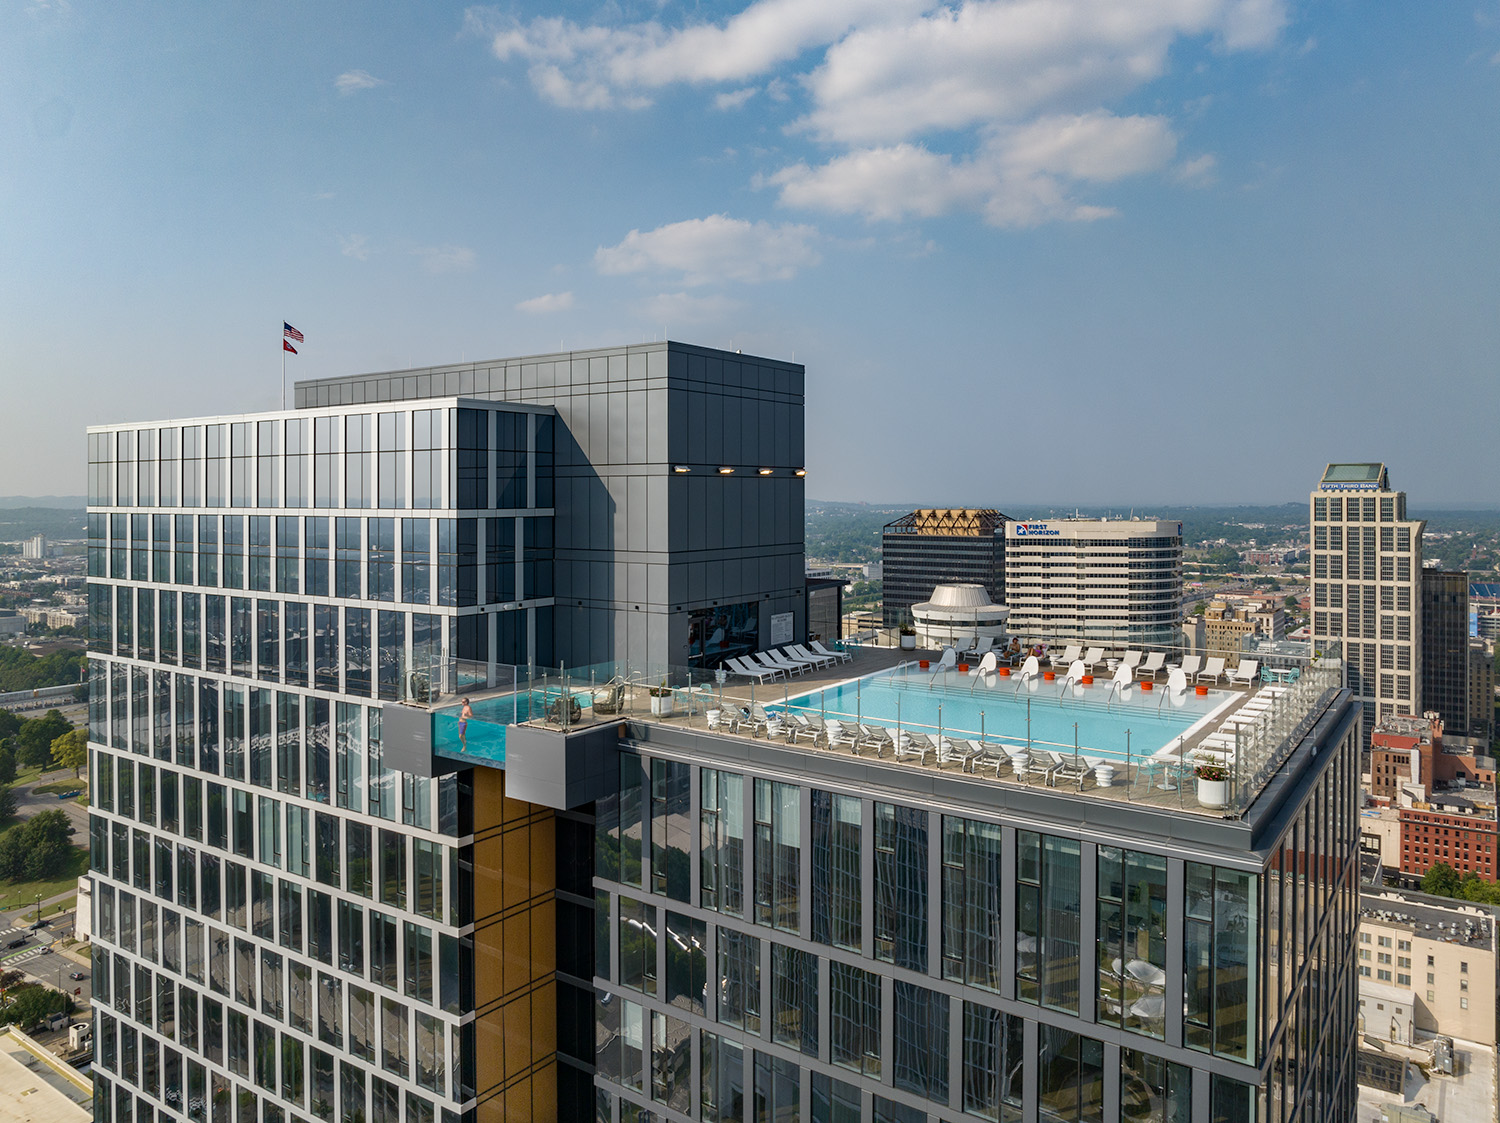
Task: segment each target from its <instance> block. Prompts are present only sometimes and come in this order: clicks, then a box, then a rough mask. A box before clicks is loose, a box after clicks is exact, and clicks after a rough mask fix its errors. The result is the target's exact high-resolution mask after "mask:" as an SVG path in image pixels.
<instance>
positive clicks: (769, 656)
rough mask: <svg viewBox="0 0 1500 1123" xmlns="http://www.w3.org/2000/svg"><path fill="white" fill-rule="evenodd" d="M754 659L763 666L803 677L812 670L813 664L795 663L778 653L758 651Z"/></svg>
mask: <svg viewBox="0 0 1500 1123" xmlns="http://www.w3.org/2000/svg"><path fill="white" fill-rule="evenodd" d="M752 658H755V659H759V660H760V661H761V664H762V665H763V666H767V667H777V668H780V669H781V670H783V671H785V672H786V673H787V674H788V675H802V674H806V673H807V672H808V671H810V670H812V664H811V663H803V662H800V661H799V662H795V663H794V662H792V660H790V659H788V658H787V657H786V656H785V655H782V654H781V653H780V652H778V651H757V652H756V653H755V655H754V656H753V657H752Z"/></svg>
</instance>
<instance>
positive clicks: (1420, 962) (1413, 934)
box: [1359, 889, 1497, 1047]
mask: <svg viewBox="0 0 1500 1123" xmlns="http://www.w3.org/2000/svg"><path fill="white" fill-rule="evenodd" d="M1495 937H1496V913H1495V910H1494V909H1492V908H1489V907H1487V906H1485V905H1476V904H1470V903H1468V902H1467V901H1455V900H1449V899H1447V898H1445V897H1433V896H1429V895H1428V894H1426V893H1403V892H1400V891H1398V890H1394V889H1383V890H1380V891H1378V892H1368V893H1364V894H1361V896H1360V899H1359V982H1360V995H1361V1000H1360V1022H1361V1025H1360V1029H1361V1031H1362V1032H1363V1033H1365V1034H1368V1035H1369V1036H1371V1037H1378V1038H1380V1039H1381V1040H1386V1041H1388V1040H1392V1039H1396V1038H1395V1036H1394V1033H1393V1030H1392V1024H1391V1023H1392V1020H1393V1019H1394V1020H1396V1021H1397V1022H1398V1023H1399V1024H1402V1025H1403V1026H1404V1025H1405V1023H1406V1021H1407V1019H1408V1017H1410V1023H1411V1027H1412V1028H1413V1029H1414V1030H1416V1032H1417V1033H1419V1034H1428V1035H1431V1034H1439V1033H1440V1034H1445V1035H1446V1036H1448V1037H1457V1038H1460V1039H1461V1040H1464V1041H1473V1042H1475V1043H1476V1044H1479V1045H1484V1046H1486V1047H1490V1046H1493V1045H1494V1044H1495V992H1496V982H1497V978H1496V969H1497V965H1496V958H1495ZM1369 983H1374V984H1375V986H1377V987H1379V986H1384V987H1391V988H1395V989H1397V990H1402V991H1407V992H1410V993H1411V995H1412V998H1413V999H1414V1001H1415V1009H1413V1008H1412V1004H1411V1003H1410V1002H1408V1003H1405V1004H1403V1008H1402V1010H1401V1011H1400V1013H1399V1014H1398V1013H1397V1012H1396V1010H1395V1009H1394V1008H1388V1009H1385V1010H1377V1009H1376V1002H1375V1001H1374V1000H1373V998H1372V997H1371V996H1370V995H1367V989H1368V984H1369ZM1400 1039H1402V1040H1406V1039H1408V1038H1404V1037H1403V1038H1400Z"/></svg>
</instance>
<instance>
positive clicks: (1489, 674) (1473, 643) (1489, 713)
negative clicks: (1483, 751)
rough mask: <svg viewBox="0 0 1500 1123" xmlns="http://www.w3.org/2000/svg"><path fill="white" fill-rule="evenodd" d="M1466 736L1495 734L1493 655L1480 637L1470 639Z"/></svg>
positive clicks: (1486, 737)
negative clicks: (1467, 726) (1467, 729)
mask: <svg viewBox="0 0 1500 1123" xmlns="http://www.w3.org/2000/svg"><path fill="white" fill-rule="evenodd" d="M1469 736H1471V737H1477V738H1479V739H1480V740H1481V741H1482V742H1485V743H1490V742H1491V741H1493V739H1494V736H1495V656H1494V653H1493V652H1492V651H1491V650H1490V648H1489V647H1488V645H1486V644H1485V642H1484V640H1480V639H1471V640H1470V641H1469Z"/></svg>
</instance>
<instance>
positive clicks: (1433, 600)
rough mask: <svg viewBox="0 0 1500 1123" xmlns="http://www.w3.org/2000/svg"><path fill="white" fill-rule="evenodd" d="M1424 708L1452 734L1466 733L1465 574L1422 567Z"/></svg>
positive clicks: (1466, 576)
mask: <svg viewBox="0 0 1500 1123" xmlns="http://www.w3.org/2000/svg"><path fill="white" fill-rule="evenodd" d="M1422 709H1423V710H1432V711H1435V712H1436V713H1438V714H1440V715H1441V716H1442V719H1443V729H1444V730H1445V731H1446V732H1447V733H1448V734H1450V735H1451V736H1456V737H1463V736H1467V735H1468V733H1469V575H1468V574H1467V573H1462V572H1457V571H1452V570H1443V569H1424V570H1422Z"/></svg>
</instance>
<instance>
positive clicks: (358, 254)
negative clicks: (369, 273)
mask: <svg viewBox="0 0 1500 1123" xmlns="http://www.w3.org/2000/svg"><path fill="white" fill-rule="evenodd" d="M339 253H341V254H343V255H344V256H345V257H352V258H353V259H354V260H355V261H365V260H367V259H368V258H369V256H370V240H369V239H368V238H367V237H365V236H364V235H363V234H344V235H340V236H339Z"/></svg>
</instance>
